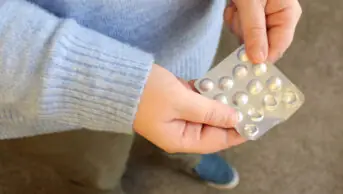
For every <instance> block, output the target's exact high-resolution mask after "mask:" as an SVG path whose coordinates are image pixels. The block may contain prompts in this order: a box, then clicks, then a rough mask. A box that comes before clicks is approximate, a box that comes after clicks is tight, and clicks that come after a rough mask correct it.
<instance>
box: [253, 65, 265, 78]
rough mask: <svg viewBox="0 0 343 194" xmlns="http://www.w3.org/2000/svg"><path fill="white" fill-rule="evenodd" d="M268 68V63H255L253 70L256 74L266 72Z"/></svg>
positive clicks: (259, 74)
mask: <svg viewBox="0 0 343 194" xmlns="http://www.w3.org/2000/svg"><path fill="white" fill-rule="evenodd" d="M267 70H268V69H267V65H266V64H265V63H261V64H256V65H253V71H254V74H255V75H256V76H261V75H263V74H265V73H266V72H267Z"/></svg>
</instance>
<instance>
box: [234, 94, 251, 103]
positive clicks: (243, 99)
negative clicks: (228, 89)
mask: <svg viewBox="0 0 343 194" xmlns="http://www.w3.org/2000/svg"><path fill="white" fill-rule="evenodd" d="M248 101H249V97H248V95H247V94H246V93H244V92H237V93H236V94H235V95H234V96H233V103H234V104H235V105H237V106H241V105H245V104H247V103H248Z"/></svg>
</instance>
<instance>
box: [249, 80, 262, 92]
mask: <svg viewBox="0 0 343 194" xmlns="http://www.w3.org/2000/svg"><path fill="white" fill-rule="evenodd" d="M247 90H248V91H249V93H250V94H253V95H256V94H259V93H260V92H261V91H262V90H263V84H262V82H261V81H259V80H256V79H254V80H251V81H250V82H249V83H248V86H247Z"/></svg>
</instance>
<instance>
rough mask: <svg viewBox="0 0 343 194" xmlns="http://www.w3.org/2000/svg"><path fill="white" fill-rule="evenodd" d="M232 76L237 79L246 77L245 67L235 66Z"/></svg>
mask: <svg viewBox="0 0 343 194" xmlns="http://www.w3.org/2000/svg"><path fill="white" fill-rule="evenodd" d="M233 75H234V76H235V77H236V78H239V79H240V78H244V77H245V76H247V75H248V68H247V67H246V66H245V65H237V66H236V67H235V68H234V69H233Z"/></svg>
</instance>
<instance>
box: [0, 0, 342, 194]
mask: <svg viewBox="0 0 343 194" xmlns="http://www.w3.org/2000/svg"><path fill="white" fill-rule="evenodd" d="M301 4H302V6H303V9H304V14H303V17H302V20H301V22H300V25H299V27H298V30H297V34H296V37H295V40H294V43H293V45H292V46H291V48H290V49H289V51H288V52H287V54H286V55H285V56H284V58H283V59H282V60H281V61H280V62H279V63H278V64H277V66H279V67H280V69H282V70H283V71H284V73H285V74H286V75H287V76H288V77H289V78H290V79H291V80H292V81H293V82H294V83H296V84H297V85H298V86H299V87H300V88H301V90H302V91H303V92H304V93H305V95H306V103H305V105H304V107H303V108H302V109H301V110H300V111H299V112H298V113H297V114H296V115H295V116H293V117H292V118H291V119H290V120H289V121H288V122H286V123H284V124H282V125H280V126H279V127H277V128H275V129H274V130H273V131H271V132H270V133H268V134H267V135H266V136H264V137H263V138H262V139H261V140H259V141H257V142H248V143H246V144H244V145H242V146H239V147H236V148H233V149H230V150H228V151H227V152H225V154H224V155H225V157H227V159H228V160H229V161H231V162H232V163H233V164H234V165H235V166H236V167H237V168H238V170H239V172H240V174H241V184H240V185H239V187H238V188H237V189H235V190H232V191H229V192H227V191H223V192H220V191H217V190H214V189H211V188H208V187H206V186H205V185H202V184H200V183H199V182H197V181H195V180H192V179H190V178H189V177H187V176H184V175H182V174H180V173H178V172H175V171H172V170H170V169H169V168H166V167H165V166H164V164H163V162H159V159H158V157H152V156H150V155H149V158H150V159H149V160H147V157H146V156H147V155H146V154H144V152H140V151H139V150H144V146H146V145H145V144H144V142H143V144H141V143H138V146H136V148H137V150H138V151H137V150H136V149H135V151H134V153H135V154H136V155H135V156H134V157H135V158H134V160H132V161H131V163H130V164H129V170H128V172H127V173H126V175H125V177H124V181H123V185H124V188H125V190H126V191H127V193H128V194H137V193H142V194H189V193H197V194H221V193H223V194H224V193H232V194H252V193H253V194H276V193H277V194H290V193H291V194H326V193H330V194H342V193H343V184H342V183H343V167H342V166H343V165H342V161H343V129H342V128H343V127H342V125H343V124H342V123H341V122H342V120H343V111H341V110H343V100H342V99H343V64H341V61H342V60H343V54H342V53H341V52H342V51H343V27H341V26H342V24H343V13H342V11H341V10H343V1H339V0H328V1H323V0H302V1H301ZM232 38H233V37H232V36H226V35H225V36H224V38H223V43H222V45H221V49H220V53H219V54H218V60H219V59H220V58H222V57H223V56H225V55H226V54H228V53H229V52H231V51H232V50H233V49H234V48H235V47H236V46H237V42H235V41H232ZM228 39H230V40H231V41H229V40H228ZM138 153H143V154H140V155H138ZM7 155H8V157H6V156H7ZM36 169H38V166H37V165H36V164H33V163H32V164H31V163H29V162H27V161H25V160H22V159H21V158H20V156H10V155H9V154H8V153H3V152H2V153H1V157H0V193H8V194H14V193H15V194H16V193H41V194H43V193H44V194H45V193H49V194H51V193H56V194H57V193H58V194H62V193H63V194H64V193H67V189H68V187H67V186H66V185H64V184H63V182H62V181H60V179H59V177H58V176H57V175H56V174H54V173H53V172H52V170H51V169H49V168H48V167H42V166H39V173H37V171H36ZM29 180H30V181H29ZM28 183H30V184H28Z"/></svg>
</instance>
